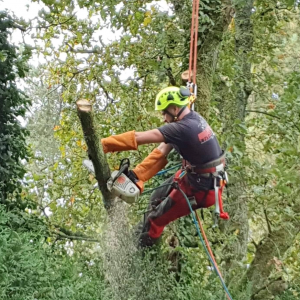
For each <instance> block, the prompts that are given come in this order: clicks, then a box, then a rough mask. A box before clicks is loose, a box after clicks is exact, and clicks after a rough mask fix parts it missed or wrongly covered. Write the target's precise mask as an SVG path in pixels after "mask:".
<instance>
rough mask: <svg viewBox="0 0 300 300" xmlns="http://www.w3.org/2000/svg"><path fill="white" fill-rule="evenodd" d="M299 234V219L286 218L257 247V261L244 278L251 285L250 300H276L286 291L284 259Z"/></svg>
mask: <svg viewBox="0 0 300 300" xmlns="http://www.w3.org/2000/svg"><path fill="white" fill-rule="evenodd" d="M296 201H297V202H296V203H295V205H294V206H293V212H294V214H295V215H299V214H300V200H299V199H298V200H296ZM299 232H300V220H299V219H297V217H293V216H291V217H289V216H287V217H286V218H284V219H283V220H282V225H281V226H280V228H278V229H276V230H274V231H271V232H269V233H268V235H267V236H266V237H265V238H263V239H262V240H261V241H260V243H259V244H258V245H257V247H256V252H255V258H254V259H253V261H252V263H251V266H250V268H249V269H248V271H247V273H246V276H245V278H244V284H246V283H247V281H248V282H251V286H252V290H251V292H252V297H251V299H255V300H267V299H274V296H276V295H278V294H280V293H282V292H283V291H284V290H285V289H287V287H288V286H287V284H286V282H285V281H284V280H283V279H282V277H281V275H282V273H283V270H282V263H281V258H282V257H283V256H284V253H285V252H286V251H287V250H288V249H289V248H290V246H291V245H292V244H293V241H294V239H295V237H296V236H297V234H299ZM270 275H272V277H271V278H270Z"/></svg>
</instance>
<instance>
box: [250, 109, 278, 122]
mask: <svg viewBox="0 0 300 300" xmlns="http://www.w3.org/2000/svg"><path fill="white" fill-rule="evenodd" d="M246 112H253V113H258V114H263V115H266V116H270V117H273V118H276V119H278V120H280V117H278V116H276V115H272V114H269V113H267V112H265V111H260V110H249V109H248V110H246Z"/></svg>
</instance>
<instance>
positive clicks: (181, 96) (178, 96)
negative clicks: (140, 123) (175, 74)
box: [155, 86, 191, 110]
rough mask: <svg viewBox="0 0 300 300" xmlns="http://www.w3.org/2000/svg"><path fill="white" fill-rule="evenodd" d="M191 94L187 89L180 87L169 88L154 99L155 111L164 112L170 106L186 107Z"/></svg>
mask: <svg viewBox="0 0 300 300" xmlns="http://www.w3.org/2000/svg"><path fill="white" fill-rule="evenodd" d="M189 96H191V92H190V90H189V89H188V88H186V87H183V86H181V87H180V88H179V87H177V86H169V87H167V88H165V89H163V90H161V91H160V92H159V93H158V94H157V96H156V99H155V110H164V109H166V108H167V107H168V106H169V105H170V104H175V105H178V106H187V105H188V104H189Z"/></svg>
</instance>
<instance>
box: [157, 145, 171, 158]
mask: <svg viewBox="0 0 300 300" xmlns="http://www.w3.org/2000/svg"><path fill="white" fill-rule="evenodd" d="M157 149H158V150H160V152H161V153H162V154H163V155H164V156H165V157H167V156H168V154H169V153H170V152H171V150H172V149H173V146H172V145H170V144H166V143H161V144H160V145H159V146H158V147H157Z"/></svg>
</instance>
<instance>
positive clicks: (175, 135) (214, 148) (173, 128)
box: [158, 111, 222, 165]
mask: <svg viewBox="0 0 300 300" xmlns="http://www.w3.org/2000/svg"><path fill="white" fill-rule="evenodd" d="M158 130H159V131H160V132H161V133H162V135H163V136H164V138H165V143H167V144H171V145H172V146H173V147H174V149H175V150H176V151H177V152H178V153H179V154H180V155H181V156H182V157H183V158H184V159H186V160H187V161H188V162H190V163H191V164H192V165H201V164H204V163H207V162H209V161H211V160H215V159H217V158H218V157H220V156H221V154H222V150H221V148H220V145H219V142H218V140H217V138H216V136H215V134H214V132H213V131H212V129H211V128H210V126H209V125H208V124H207V122H206V121H205V119H204V118H203V117H201V116H200V115H199V114H198V113H196V112H195V111H191V112H190V113H188V114H187V115H185V116H184V117H183V118H182V119H181V120H180V121H177V122H173V123H169V124H167V125H164V126H161V127H159V128H158Z"/></svg>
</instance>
